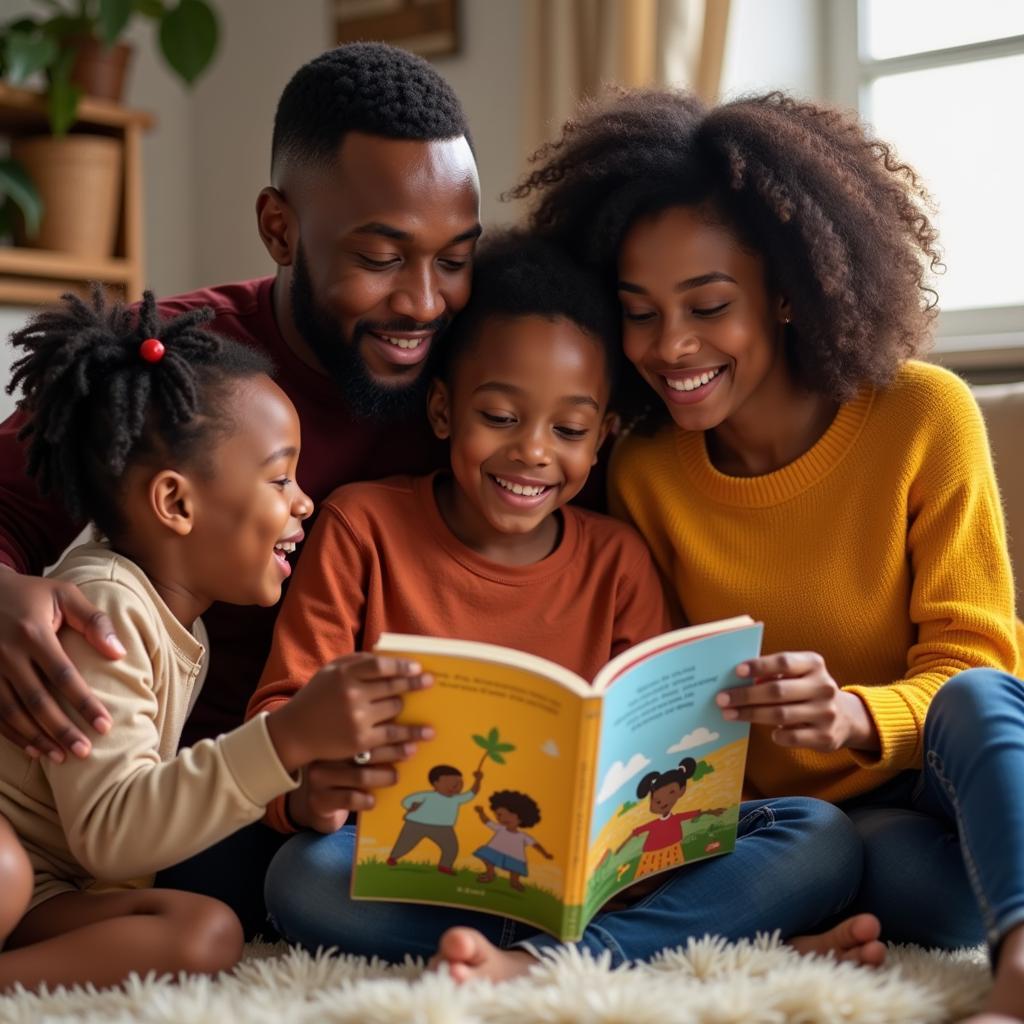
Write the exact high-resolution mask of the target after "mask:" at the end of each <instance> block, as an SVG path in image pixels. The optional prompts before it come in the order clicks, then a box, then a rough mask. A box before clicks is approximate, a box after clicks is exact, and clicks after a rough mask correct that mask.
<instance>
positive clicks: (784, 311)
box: [775, 295, 793, 324]
mask: <svg viewBox="0 0 1024 1024" xmlns="http://www.w3.org/2000/svg"><path fill="white" fill-rule="evenodd" d="M775 315H776V317H777V318H778V321H779V323H780V324H788V323H791V322H792V320H793V311H792V309H790V306H789V299H787V298H786V296H785V295H780V296H779V297H778V299H777V301H776V309H775Z"/></svg>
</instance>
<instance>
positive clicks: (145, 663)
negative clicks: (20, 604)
mask: <svg viewBox="0 0 1024 1024" xmlns="http://www.w3.org/2000/svg"><path fill="white" fill-rule="evenodd" d="M51 575H52V576H54V577H55V578H59V579H63V580H68V581H69V582H72V583H75V584H77V585H78V587H79V588H80V589H81V591H82V593H83V594H84V595H85V596H86V597H87V598H88V599H89V600H90V601H92V602H93V603H94V604H95V605H96V606H97V607H98V608H100V609H102V610H103V611H104V612H106V613H107V614H108V615H109V616H110V618H111V620H112V621H113V624H114V629H115V630H116V632H117V635H118V636H119V637H120V639H121V642H122V643H123V644H124V646H125V648H126V649H127V651H128V654H127V656H126V657H125V658H123V659H122V660H120V661H109V660H107V659H106V658H104V657H103V656H102V655H100V654H98V653H96V651H94V650H93V649H92V648H91V647H90V646H89V645H88V644H87V643H86V642H85V641H84V640H83V639H82V637H81V636H79V635H78V634H77V633H75V632H73V631H71V630H64V631H62V633H61V642H62V643H63V644H64V646H65V649H66V650H67V651H68V653H69V655H70V656H71V658H72V660H73V661H74V662H75V664H76V665H77V666H78V668H79V670H80V671H81V673H82V675H83V676H84V678H85V680H86V682H87V683H88V684H89V685H90V686H91V687H92V688H93V690H94V691H95V693H96V695H97V697H98V698H99V699H100V700H101V701H103V703H104V704H105V705H106V707H107V708H108V710H109V711H110V714H111V717H112V719H113V728H112V729H111V730H110V732H109V733H107V735H105V736H98V735H96V734H95V733H92V731H91V730H90V731H89V732H90V735H91V736H92V738H93V752H92V754H91V755H90V756H89V757H88V758H87V759H86V760H85V761H81V760H79V759H78V758H75V757H69V758H68V759H67V760H66V761H65V763H64V764H62V765H55V764H53V763H52V762H51V761H49V759H46V758H43V759H41V760H39V761H32V760H31V759H30V758H28V757H27V756H26V755H25V754H24V753H23V752H22V751H21V750H20V749H19V748H17V747H16V746H14V745H13V744H12V743H9V742H8V741H7V740H5V739H3V738H2V737H0V813H2V814H3V815H5V816H6V817H7V819H8V820H9V821H10V822H11V824H12V825H13V827H14V829H15V830H16V831H17V833H18V835H19V837H20V838H21V840H22V843H23V845H24V846H25V848H26V850H27V851H28V853H29V855H30V857H31V859H32V861H33V866H34V868H35V871H36V893H35V896H34V898H33V905H37V904H38V903H40V902H42V901H43V900H44V899H47V898H49V896H52V895H56V894H57V892H62V891H69V890H74V889H82V888H90V887H93V880H94V879H103V880H105V881H111V882H115V881H121V880H127V879H137V878H138V877H139V876H148V875H152V874H153V873H154V872H156V871H157V870H159V869H161V868H164V867H168V866H170V865H172V864H176V863H178V862H179V861H181V860H184V859H185V858H187V857H190V856H192V855H193V854H195V853H198V852H199V851H200V850H203V849H205V848H206V847H208V846H211V845H212V844H213V843H216V842H217V841H218V840H220V839H223V838H224V837H225V836H227V835H230V834H231V833H232V832H234V831H235V830H236V829H239V828H241V827H242V826H243V825H248V824H249V823H251V822H253V821H257V820H258V819H259V818H260V816H261V815H262V814H263V810H264V807H265V806H266V805H267V804H268V803H269V802H270V801H271V800H273V799H274V797H276V796H279V795H280V794H282V793H285V792H287V791H289V790H291V789H294V788H295V786H296V785H297V780H296V779H294V778H293V777H292V776H291V775H289V774H288V773H287V772H286V771H285V769H284V767H283V766H282V765H281V762H280V760H279V758H278V756H277V752H276V751H275V749H274V746H273V744H272V743H271V740H270V735H269V732H268V730H267V725H266V716H265V715H263V716H261V717H259V718H254V719H253V720H252V721H250V722H247V723H246V724H245V725H243V726H241V727H240V728H238V729H235V730H234V731H232V732H230V733H227V734H226V735H222V736H218V737H217V739H215V740H203V741H202V742H200V743H197V744H196V745H195V746H194V747H192V748H191V749H188V750H182V751H181V752H180V753H178V749H177V748H178V740H179V737H180V736H181V730H182V727H183V726H184V724H185V719H186V717H187V716H188V713H189V711H190V709H191V707H192V705H193V704H194V703H195V700H196V697H197V695H198V693H199V690H200V688H201V686H202V680H203V675H204V672H205V666H204V655H205V650H204V647H203V643H202V640H205V631H204V630H203V628H202V623H201V622H200V621H199V620H197V621H196V623H195V624H194V626H193V630H194V632H195V634H196V635H193V633H192V632H189V630H187V629H186V628H185V627H184V626H183V625H182V624H181V623H180V622H178V620H177V619H175V618H174V616H173V615H172V614H171V612H170V610H169V609H168V608H167V606H166V605H165V604H164V602H163V601H162V600H161V598H160V596H159V595H158V594H157V592H156V590H155V589H154V588H153V586H152V584H151V583H150V582H149V580H148V579H147V578H146V577H145V576H144V575H143V573H142V571H141V570H140V569H139V567H138V566H136V565H135V564H134V563H133V562H131V561H129V560H128V559H126V558H123V557H121V556H120V555H116V554H114V553H113V552H111V551H110V550H109V549H108V548H107V547H105V546H103V545H101V544H83V545H81V546H80V547H77V548H74V549H73V550H72V551H71V552H69V553H68V555H67V556H66V557H65V558H64V559H63V560H62V561H61V563H60V564H59V565H58V566H57V568H56V569H55V570H54V572H53V573H52V574H51ZM197 636H198V637H199V639H197Z"/></svg>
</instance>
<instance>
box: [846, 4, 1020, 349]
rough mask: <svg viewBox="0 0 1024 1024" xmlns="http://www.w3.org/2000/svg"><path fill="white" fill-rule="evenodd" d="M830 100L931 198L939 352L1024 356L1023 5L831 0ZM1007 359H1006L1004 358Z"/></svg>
mask: <svg viewBox="0 0 1024 1024" xmlns="http://www.w3.org/2000/svg"><path fill="white" fill-rule="evenodd" d="M829 36H830V47H829V50H830V56H831V61H830V67H829V69H828V71H829V77H830V80H831V81H830V85H831V88H830V92H831V96H832V99H833V100H834V101H835V102H837V103H840V104H842V105H846V106H852V107H856V108H857V109H858V110H859V111H860V114H861V116H862V117H863V118H864V120H865V121H867V122H868V123H869V124H870V125H871V126H872V128H873V130H874V132H875V134H876V135H877V136H878V137H879V138H881V139H885V140H886V141H889V142H892V143H893V144H894V145H895V146H896V149H897V151H898V153H899V155H900V157H901V158H902V159H905V160H906V161H907V162H908V163H910V164H911V165H912V166H913V167H915V168H916V169H917V171H918V172H919V173H920V174H921V176H922V178H923V180H924V182H925V184H926V186H927V187H928V189H929V191H930V192H931V194H932V196H933V198H934V199H935V200H936V203H937V206H938V212H937V214H936V216H935V222H936V224H937V226H938V228H939V233H940V243H941V245H942V248H943V252H944V262H945V264H946V267H947V270H946V273H944V274H942V275H940V276H937V277H936V278H935V279H934V287H935V289H936V291H937V292H938V293H939V309H940V311H941V312H940V317H939V326H938V336H939V337H938V344H937V346H936V347H937V349H938V350H939V351H940V352H941V351H946V352H950V351H966V350H978V349H984V350H1000V349H1002V350H1006V349H1018V350H1019V352H1018V353H1017V354H1016V359H1017V360H1019V359H1020V357H1021V355H1024V255H1022V254H1021V251H1020V246H1021V245H1022V244H1024V131H1022V130H1021V128H1020V127H1019V125H1020V123H1021V121H1022V119H1024V112H1022V111H1021V109H1020V108H1021V103H1022V100H1024V3H1019V2H1017V0H970V2H967V0H831V3H830V6H829ZM1006 354H1007V355H1009V353H1006Z"/></svg>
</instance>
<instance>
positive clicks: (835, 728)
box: [715, 651, 880, 751]
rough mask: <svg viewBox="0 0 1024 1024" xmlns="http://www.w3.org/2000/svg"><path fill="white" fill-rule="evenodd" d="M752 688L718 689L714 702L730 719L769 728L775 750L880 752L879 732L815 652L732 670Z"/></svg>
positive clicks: (786, 654) (779, 656) (768, 657)
mask: <svg viewBox="0 0 1024 1024" xmlns="http://www.w3.org/2000/svg"><path fill="white" fill-rule="evenodd" d="M736 674H737V675H738V676H740V678H750V679H753V685H752V686H738V687H734V688H732V689H730V690H723V691H722V692H721V693H720V694H719V695H718V696H717V697H716V698H715V702H716V703H717V704H718V706H719V707H720V708H722V709H723V710H722V717H723V718H726V719H728V720H730V721H741V722H750V723H752V724H756V725H767V726H772V727H773V729H772V740H773V741H774V742H775V743H777V744H778V745H779V746H780V747H805V748H807V749H808V750H822V751H832V750H840V749H841V748H843V747H850V748H852V749H854V750H865V751H877V750H879V749H880V741H879V738H878V730H877V729H876V728H875V723H874V721H873V719H872V718H871V715H870V714H868V709H867V707H865V705H864V702H863V701H862V700H861V699H860V698H859V697H858V696H857V695H856V694H853V693H845V692H844V691H843V690H841V689H840V688H839V685H838V684H837V683H836V681H835V680H834V679H833V678H832V676H831V675H829V672H828V669H827V667H826V666H825V659H824V658H823V657H822V656H821V655H820V654H817V653H816V652H814V651H784V652H783V653H781V654H769V655H765V656H764V657H761V658H751V659H750V661H744V662H741V663H740V664H739V665H738V666H737V667H736Z"/></svg>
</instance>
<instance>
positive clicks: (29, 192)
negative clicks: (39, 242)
mask: <svg viewBox="0 0 1024 1024" xmlns="http://www.w3.org/2000/svg"><path fill="white" fill-rule="evenodd" d="M0 195H3V196H6V197H7V199H8V202H7V203H5V204H4V205H5V206H6V207H9V206H10V205H11V204H13V205H14V206H16V207H17V208H18V209H19V210H20V211H21V215H22V217H24V219H25V233H26V234H27V235H28V236H29V237H30V238H31V237H33V236H35V234H36V233H37V232H38V231H39V222H40V221H41V220H42V218H43V201H42V199H40V198H39V193H38V192H37V191H36V186H35V182H33V181H32V179H31V178H30V177H29V176H28V174H27V173H26V171H25V168H24V167H22V166H21V164H19V163H18V161H17V160H0ZM9 213H10V210H9V209H8V214H9Z"/></svg>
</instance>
